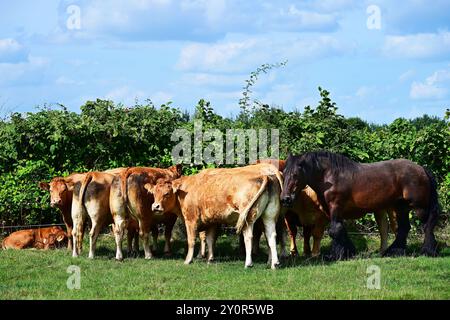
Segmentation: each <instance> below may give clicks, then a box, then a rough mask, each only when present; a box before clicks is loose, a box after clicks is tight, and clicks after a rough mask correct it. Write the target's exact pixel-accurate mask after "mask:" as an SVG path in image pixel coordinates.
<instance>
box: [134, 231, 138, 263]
mask: <svg viewBox="0 0 450 320" xmlns="http://www.w3.org/2000/svg"><path fill="white" fill-rule="evenodd" d="M133 239H134V243H133V255H134V256H135V257H137V256H139V232H138V231H137V230H134V231H133Z"/></svg>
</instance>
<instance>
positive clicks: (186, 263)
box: [184, 260, 192, 265]
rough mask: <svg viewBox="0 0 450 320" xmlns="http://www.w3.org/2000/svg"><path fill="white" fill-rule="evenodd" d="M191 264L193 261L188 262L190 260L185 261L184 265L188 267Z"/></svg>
mask: <svg viewBox="0 0 450 320" xmlns="http://www.w3.org/2000/svg"><path fill="white" fill-rule="evenodd" d="M191 263H192V261H188V260H185V261H184V264H185V265H188V264H191Z"/></svg>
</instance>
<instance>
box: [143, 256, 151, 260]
mask: <svg viewBox="0 0 450 320" xmlns="http://www.w3.org/2000/svg"><path fill="white" fill-rule="evenodd" d="M152 259H153V256H146V257H145V260H152Z"/></svg>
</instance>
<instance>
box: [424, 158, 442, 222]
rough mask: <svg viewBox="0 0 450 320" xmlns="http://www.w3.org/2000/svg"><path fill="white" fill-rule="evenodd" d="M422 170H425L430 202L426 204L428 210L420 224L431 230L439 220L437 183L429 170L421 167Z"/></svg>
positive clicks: (439, 209)
mask: <svg viewBox="0 0 450 320" xmlns="http://www.w3.org/2000/svg"><path fill="white" fill-rule="evenodd" d="M423 169H424V170H425V173H426V174H427V177H428V180H429V181H430V201H429V203H428V209H427V212H426V214H425V216H424V217H423V219H422V222H423V223H424V225H425V227H427V226H428V227H431V228H432V229H433V228H434V226H435V225H436V223H437V221H438V219H439V215H440V212H441V208H440V206H439V200H438V193H437V182H436V179H435V178H434V175H433V173H432V172H431V171H430V170H429V169H427V168H425V167H423Z"/></svg>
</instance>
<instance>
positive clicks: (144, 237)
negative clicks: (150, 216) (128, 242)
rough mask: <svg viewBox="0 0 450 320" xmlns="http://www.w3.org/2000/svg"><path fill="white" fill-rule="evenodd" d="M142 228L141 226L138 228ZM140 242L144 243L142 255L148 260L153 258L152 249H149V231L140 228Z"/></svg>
mask: <svg viewBox="0 0 450 320" xmlns="http://www.w3.org/2000/svg"><path fill="white" fill-rule="evenodd" d="M140 229H141V230H142V228H140ZM142 242H143V245H144V257H145V259H147V260H149V259H152V258H153V253H152V250H151V249H150V232H149V230H142Z"/></svg>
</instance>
